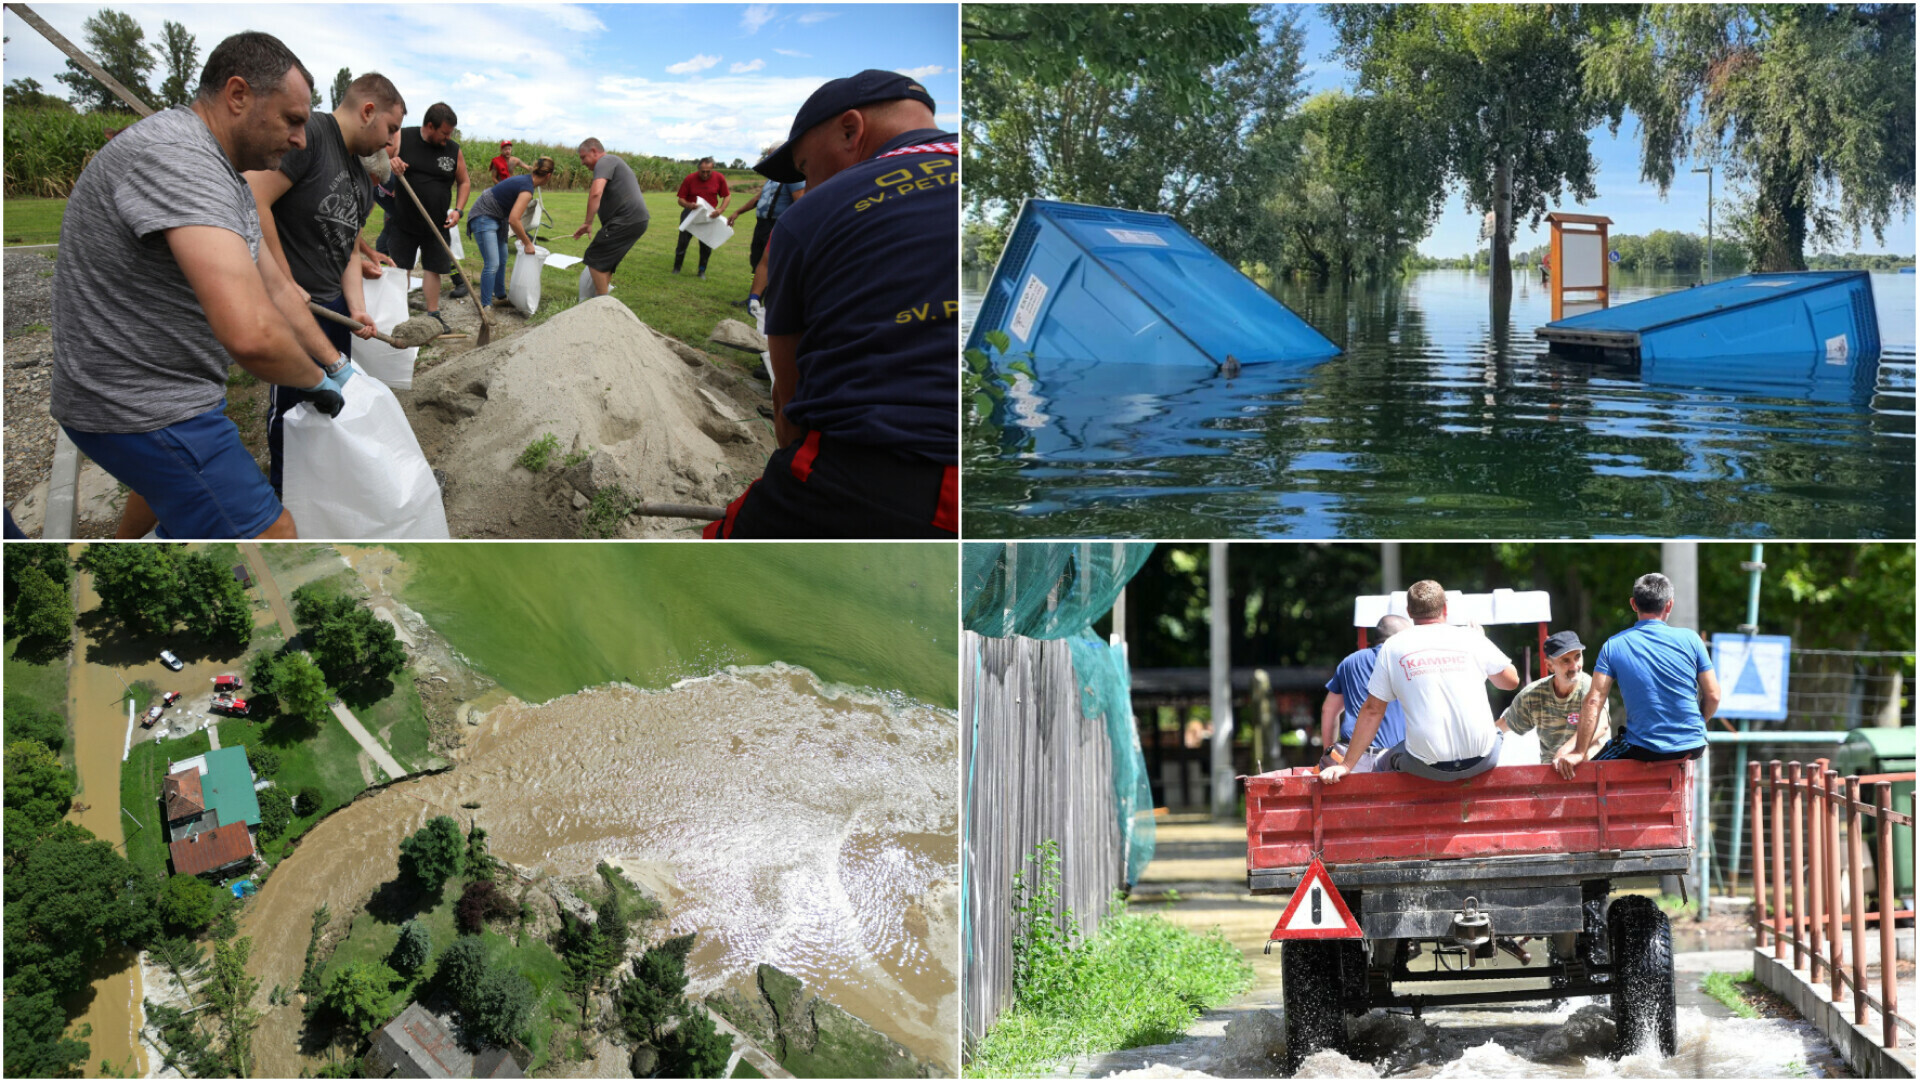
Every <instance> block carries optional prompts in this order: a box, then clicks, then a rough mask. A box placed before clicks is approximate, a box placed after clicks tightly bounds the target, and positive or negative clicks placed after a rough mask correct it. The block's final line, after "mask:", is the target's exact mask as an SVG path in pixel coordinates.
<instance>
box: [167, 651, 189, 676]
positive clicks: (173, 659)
mask: <svg viewBox="0 0 1920 1080" xmlns="http://www.w3.org/2000/svg"><path fill="white" fill-rule="evenodd" d="M160 662H161V663H163V664H165V665H167V667H169V668H171V669H172V670H174V671H179V670H180V669H181V668H183V667H186V666H187V665H185V664H183V663H181V662H180V658H179V657H177V656H175V655H173V653H172V652H170V651H168V650H166V649H161V650H160Z"/></svg>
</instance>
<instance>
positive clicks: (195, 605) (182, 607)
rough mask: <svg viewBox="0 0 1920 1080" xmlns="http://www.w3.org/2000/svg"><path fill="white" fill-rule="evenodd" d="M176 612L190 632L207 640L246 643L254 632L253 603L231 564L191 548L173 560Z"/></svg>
mask: <svg viewBox="0 0 1920 1080" xmlns="http://www.w3.org/2000/svg"><path fill="white" fill-rule="evenodd" d="M173 590H174V601H175V607H174V614H175V616H176V617H177V618H178V619H179V620H180V622H182V623H184V624H185V625H186V628H187V632H188V633H190V634H193V635H194V636H196V637H199V638H202V639H205V640H207V641H224V642H231V643H238V644H244V643H245V642H246V641H247V640H248V639H249V638H251V637H252V636H253V604H252V603H251V602H250V601H249V600H248V599H247V590H246V587H245V586H243V585H241V584H240V582H239V581H238V580H237V579H235V578H234V576H233V570H232V568H231V567H229V566H227V565H225V564H224V563H222V562H221V561H220V560H218V559H216V558H214V557H213V556H211V555H207V554H204V553H201V552H190V553H188V554H186V555H182V556H180V557H179V558H178V559H176V560H175V562H174V584H173Z"/></svg>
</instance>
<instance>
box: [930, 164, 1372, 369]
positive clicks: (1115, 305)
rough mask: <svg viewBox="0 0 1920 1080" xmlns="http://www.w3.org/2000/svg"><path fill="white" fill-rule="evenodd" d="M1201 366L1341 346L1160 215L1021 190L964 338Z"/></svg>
mask: <svg viewBox="0 0 1920 1080" xmlns="http://www.w3.org/2000/svg"><path fill="white" fill-rule="evenodd" d="M993 330H999V331H1003V332H1005V333H1006V335H1007V337H1008V338H1009V339H1010V342H1009V345H1010V347H1009V349H1008V352H1009V353H1010V354H1014V355H1021V354H1026V353H1032V354H1033V356H1034V358H1035V359H1036V360H1098V361H1115V362H1124V363H1130V364H1152V365H1162V364H1164V365H1172V366H1187V367H1200V368H1219V367H1222V366H1228V358H1229V357H1231V358H1232V359H1233V360H1234V361H1237V362H1238V363H1239V364H1243V365H1244V364H1259V363H1276V362H1293V363H1301V362H1318V361H1321V360H1325V359H1327V358H1328V357H1332V356H1338V355H1340V349H1339V347H1338V346H1336V345H1335V344H1334V343H1333V342H1331V341H1329V340H1327V338H1326V337H1325V336H1324V335H1322V334H1321V333H1320V332H1319V331H1317V330H1315V329H1314V328H1313V327H1311V326H1309V325H1307V322H1306V320H1304V319H1302V318H1300V316H1298V315H1296V314H1294V313H1293V312H1292V311H1290V310H1288V309H1287V307H1286V305H1284V304H1282V303H1281V302H1280V301H1278V300H1276V299H1274V297H1273V295H1272V294H1271V293H1269V292H1267V291H1266V290H1265V289H1262V288H1261V287H1260V286H1259V285H1258V284H1256V283H1254V282H1253V281H1252V280H1251V279H1249V278H1248V277H1247V276H1246V275H1245V274H1242V273H1241V272H1240V271H1239V270H1237V269H1235V268H1234V267H1232V266H1230V265H1228V264H1227V262H1226V261H1225V260H1224V259H1222V258H1220V256H1218V255H1215V254H1214V253H1213V251H1212V250H1211V249H1210V248H1208V247H1207V246H1206V245H1205V244H1202V243H1201V242H1200V241H1198V240H1196V239H1194V237H1193V234H1191V233H1189V232H1187V230H1186V229H1184V228H1181V227H1180V223H1179V222H1177V221H1175V220H1173V218H1172V217H1170V216H1168V215H1166V214H1150V213H1142V212H1140V211H1135V210H1116V209H1113V208H1111V207H1105V206H1082V205H1079V204H1076V203H1064V202H1053V201H1049V200H1045V199H1028V200H1027V201H1026V203H1025V204H1024V205H1022V206H1021V207H1020V216H1019V219H1018V220H1017V221H1016V222H1015V223H1014V227H1013V233H1012V234H1011V235H1010V236H1009V237H1008V239H1007V246H1006V249H1005V250H1004V251H1002V252H1001V254H1000V261H999V262H998V263H997V264H996V265H995V266H994V270H993V280H992V281H991V282H990V283H989V284H988V286H987V291H986V295H985V298H984V299H983V300H982V301H981V305H980V310H979V312H978V313H977V314H976V315H975V317H974V320H973V329H972V331H971V332H970V333H969V334H968V335H967V347H968V348H983V347H984V341H985V337H984V335H985V334H986V333H987V332H989V331H993Z"/></svg>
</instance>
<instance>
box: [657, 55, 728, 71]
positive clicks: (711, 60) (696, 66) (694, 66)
mask: <svg viewBox="0 0 1920 1080" xmlns="http://www.w3.org/2000/svg"><path fill="white" fill-rule="evenodd" d="M719 62H720V58H719V57H717V56H708V55H707V54H706V53H700V54H698V55H696V56H694V57H693V58H692V59H691V60H682V61H680V62H679V63H677V64H668V65H667V74H669V75H691V74H693V73H694V72H696V71H705V70H707V69H708V68H710V67H712V66H713V65H715V64H717V63H719Z"/></svg>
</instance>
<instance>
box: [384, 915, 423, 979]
mask: <svg viewBox="0 0 1920 1080" xmlns="http://www.w3.org/2000/svg"><path fill="white" fill-rule="evenodd" d="M432 955H433V931H431V930H429V929H427V924H426V923H423V922H421V921H420V920H419V919H408V920H407V921H406V922H404V923H402V924H401V926H400V940H398V941H396V942H394V943H393V953H392V954H391V955H389V956H388V957H387V962H388V963H389V964H391V965H393V970H395V971H397V972H399V973H400V974H401V975H405V976H411V975H413V973H414V972H416V971H419V970H420V969H421V968H422V967H423V966H425V965H426V962H427V958H428V957H430V956H432Z"/></svg>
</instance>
